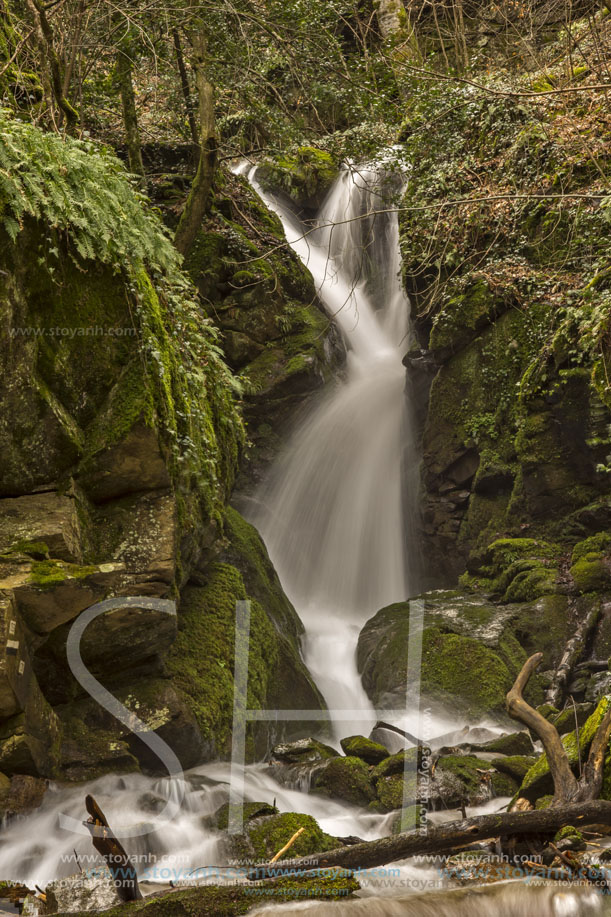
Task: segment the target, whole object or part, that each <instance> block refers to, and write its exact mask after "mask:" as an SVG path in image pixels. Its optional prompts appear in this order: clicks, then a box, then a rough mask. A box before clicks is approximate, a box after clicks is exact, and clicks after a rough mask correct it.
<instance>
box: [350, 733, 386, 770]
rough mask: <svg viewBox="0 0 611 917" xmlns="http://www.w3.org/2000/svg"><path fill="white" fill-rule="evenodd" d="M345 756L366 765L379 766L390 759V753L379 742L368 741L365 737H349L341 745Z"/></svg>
mask: <svg viewBox="0 0 611 917" xmlns="http://www.w3.org/2000/svg"><path fill="white" fill-rule="evenodd" d="M339 744H340V745H341V747H342V751H343V752H344V754H345V755H348V756H352V757H353V758H360V759H361V760H362V761H364V762H365V763H366V764H379V763H380V761H383V760H384V759H385V758H388V756H389V751H388V749H387V748H385V747H384V746H383V745H380V743H379V742H374V741H372V740H371V739H366V738H365V736H348V737H347V738H345V739H340V743H339Z"/></svg>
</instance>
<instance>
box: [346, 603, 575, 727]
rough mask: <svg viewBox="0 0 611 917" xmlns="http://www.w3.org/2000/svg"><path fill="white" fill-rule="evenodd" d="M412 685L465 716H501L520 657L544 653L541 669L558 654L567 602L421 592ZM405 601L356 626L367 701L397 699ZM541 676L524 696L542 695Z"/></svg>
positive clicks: (402, 680)
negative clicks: (417, 663) (505, 601)
mask: <svg viewBox="0 0 611 917" xmlns="http://www.w3.org/2000/svg"><path fill="white" fill-rule="evenodd" d="M416 601H423V602H424V629H423V633H422V671H421V684H420V689H421V691H422V693H423V695H424V696H425V697H426V698H427V699H429V700H432V701H435V702H438V703H441V704H442V705H443V704H445V705H446V706H447V707H448V709H452V710H455V709H460V711H461V712H462V713H464V714H466V715H468V716H470V717H483V716H484V715H486V714H488V715H490V714H501V713H502V712H503V711H504V707H505V695H506V694H507V691H508V690H509V688H510V687H511V685H512V684H513V681H514V679H515V677H516V675H517V673H518V671H519V670H520V668H521V666H522V665H523V663H524V662H525V660H526V658H527V656H528V655H530V654H531V653H532V652H535V651H536V650H540V651H542V652H543V653H544V665H543V667H542V668H544V669H545V668H551V667H552V666H553V665H554V664H555V663H556V662H557V661H559V659H560V655H561V653H562V648H563V646H564V644H565V642H566V639H567V637H568V634H569V632H570V630H569V622H568V611H567V600H566V598H565V597H564V596H556V595H554V596H544V597H543V598H541V599H540V600H539V601H538V602H536V603H534V604H532V605H531V604H515V605H513V604H510V605H504V606H496V605H494V604H492V603H491V602H489V601H486V600H485V599H483V598H481V597H478V596H473V595H469V594H468V593H463V592H458V591H448V592H443V591H438V592H430V593H426V594H425V595H424V596H421V597H420V598H419V599H417V600H416ZM409 629H410V605H409V603H398V604H395V605H390V606H389V607H388V608H383V609H382V610H381V611H379V612H378V613H377V614H376V615H375V616H374V617H373V618H371V619H370V620H369V621H368V622H367V624H366V625H365V626H364V628H363V629H362V631H361V633H360V636H359V641H358V650H357V662H358V668H359V672H360V673H361V677H362V681H363V686H364V687H365V690H366V691H367V693H368V695H369V697H370V698H371V699H372V700H373V701H374V703H376V704H379V703H386V702H388V703H390V702H392V698H393V697H395V698H397V697H403V698H404V697H405V689H406V677H407V652H408V642H409ZM543 684H544V681H543V680H542V676H538V677H537V678H535V679H532V680H531V684H530V685H529V686H528V690H527V695H528V696H529V697H530V699H531V700H532V701H534V702H535V703H540V702H541V701H542V700H543V696H542V685H543Z"/></svg>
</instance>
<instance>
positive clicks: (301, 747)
mask: <svg viewBox="0 0 611 917" xmlns="http://www.w3.org/2000/svg"><path fill="white" fill-rule="evenodd" d="M271 757H272V759H275V760H277V761H283V762H284V763H285V764H318V763H320V762H321V761H326V760H328V759H329V758H337V757H338V753H337V751H336V750H335V749H334V748H331V746H330V745H325V744H324V742H319V741H318V739H313V738H311V737H310V738H308V739H297V740H296V741H295V742H285V743H284V744H282V745H274V747H273V748H272V752H271Z"/></svg>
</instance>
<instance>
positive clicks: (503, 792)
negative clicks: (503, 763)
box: [490, 772, 520, 796]
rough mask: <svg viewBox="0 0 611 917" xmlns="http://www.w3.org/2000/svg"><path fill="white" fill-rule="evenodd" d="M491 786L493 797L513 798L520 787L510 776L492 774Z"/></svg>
mask: <svg viewBox="0 0 611 917" xmlns="http://www.w3.org/2000/svg"><path fill="white" fill-rule="evenodd" d="M490 779H491V786H492V794H493V796H514V795H515V793H516V792H517V789H518V787H519V785H520V781H519V780H516V779H514V778H513V777H512V776H511V775H510V774H500V773H498V772H495V773H493V774H492V777H491V778H490Z"/></svg>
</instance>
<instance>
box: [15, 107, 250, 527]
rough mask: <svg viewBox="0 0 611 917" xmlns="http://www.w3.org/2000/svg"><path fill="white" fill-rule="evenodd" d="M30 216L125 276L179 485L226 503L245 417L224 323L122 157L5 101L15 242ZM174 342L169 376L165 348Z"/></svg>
mask: <svg viewBox="0 0 611 917" xmlns="http://www.w3.org/2000/svg"><path fill="white" fill-rule="evenodd" d="M28 217H30V218H31V219H33V220H39V221H41V222H42V223H44V224H46V226H47V228H48V227H51V228H52V229H53V230H54V231H55V232H57V233H58V234H60V235H61V236H62V237H64V238H66V239H67V240H68V244H69V246H70V247H71V252H70V254H71V256H72V258H73V260H74V261H75V262H76V263H77V265H79V266H81V262H98V263H99V262H101V263H103V264H107V265H110V266H111V267H112V269H113V270H114V271H116V272H117V273H121V274H122V275H123V277H124V279H125V280H126V281H127V287H128V288H129V289H130V290H131V295H132V297H133V302H134V307H135V308H134V312H135V317H136V319H137V322H138V325H139V334H140V338H139V341H140V348H141V350H142V352H143V354H144V356H145V360H144V361H143V362H144V364H145V365H146V366H147V367H148V369H147V373H149V374H151V375H153V376H156V385H157V390H158V399H157V403H158V413H159V421H160V423H161V425H162V429H163V431H164V433H165V435H166V438H167V441H168V443H169V445H170V448H171V450H172V453H173V455H174V458H175V468H176V469H177V474H178V477H179V478H180V479H181V481H182V485H181V486H184V487H186V489H187V490H188V489H189V487H190V484H189V483H187V482H190V481H193V480H195V481H196V482H197V487H198V490H199V492H200V493H202V494H203V495H204V496H205V500H204V502H205V503H206V504H207V508H208V511H209V512H211V513H214V512H216V511H217V510H218V508H219V506H220V505H221V504H222V502H223V500H224V498H225V497H226V494H225V493H224V490H225V488H226V487H227V484H228V482H229V481H231V478H232V476H233V473H234V470H235V463H236V457H237V448H238V444H239V443H240V442H241V441H242V439H243V426H242V421H241V417H240V415H239V412H238V409H237V406H236V403H235V396H236V395H239V394H240V386H239V383H238V381H237V380H236V379H235V378H234V377H233V375H232V373H231V372H230V370H229V368H228V367H227V365H226V364H225V362H224V359H223V354H222V351H221V349H220V347H219V345H218V332H217V330H216V329H215V328H214V326H213V325H212V324H211V323H210V321H209V320H208V319H207V318H206V317H205V316H204V315H203V312H202V309H201V306H200V304H199V302H198V300H197V294H196V291H195V288H194V287H193V285H192V283H191V282H190V280H189V279H188V278H187V277H186V275H185V274H184V273H183V272H182V270H181V266H180V265H181V260H182V259H181V256H180V255H179V254H178V252H177V251H176V249H175V248H174V246H173V244H172V242H171V240H170V238H169V237H168V233H167V230H166V229H165V227H164V226H163V224H162V223H161V220H160V219H159V217H158V216H157V215H156V214H155V213H153V212H152V211H151V210H150V208H149V202H148V199H147V198H146V197H145V196H144V195H142V194H141V193H140V192H139V191H137V190H136V189H135V188H134V187H133V185H132V184H131V183H130V181H129V178H128V176H127V173H126V171H125V168H124V167H123V165H122V164H121V163H120V162H119V160H118V159H117V158H116V157H115V156H114V155H113V154H112V153H111V152H109V151H107V150H105V149H104V148H102V147H100V146H97V145H95V144H93V143H90V142H83V141H79V140H73V139H63V138H61V137H59V136H58V135H56V134H45V133H43V132H42V131H40V130H39V129H38V128H37V127H35V126H33V125H32V124H27V123H25V122H22V121H19V120H15V119H13V118H11V116H10V114H9V113H8V112H4V111H2V110H0V221H1V222H2V224H3V226H4V229H5V230H6V232H7V234H8V236H9V238H10V239H11V240H12V242H15V241H16V240H17V239H18V235H19V233H20V232H21V231H22V228H23V225H24V221H25V220H26V219H27V218H28ZM142 268H144V269H145V270H146V272H147V273H148V275H149V277H153V278H154V281H155V291H156V293H157V295H158V296H159V299H160V302H161V305H162V321H163V326H164V327H163V328H162V329H159V328H158V327H157V325H156V318H155V316H154V315H153V314H152V313H151V306H150V301H149V299H148V298H147V294H146V291H145V290H143V289H142V288H140V287H139V284H138V281H137V277H138V276H140V275H141V274H142ZM160 347H166V348H169V352H170V361H169V365H171V367H172V372H171V376H172V378H171V379H168V378H166V375H165V370H164V364H163V360H161V359H160V356H159V348H160Z"/></svg>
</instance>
